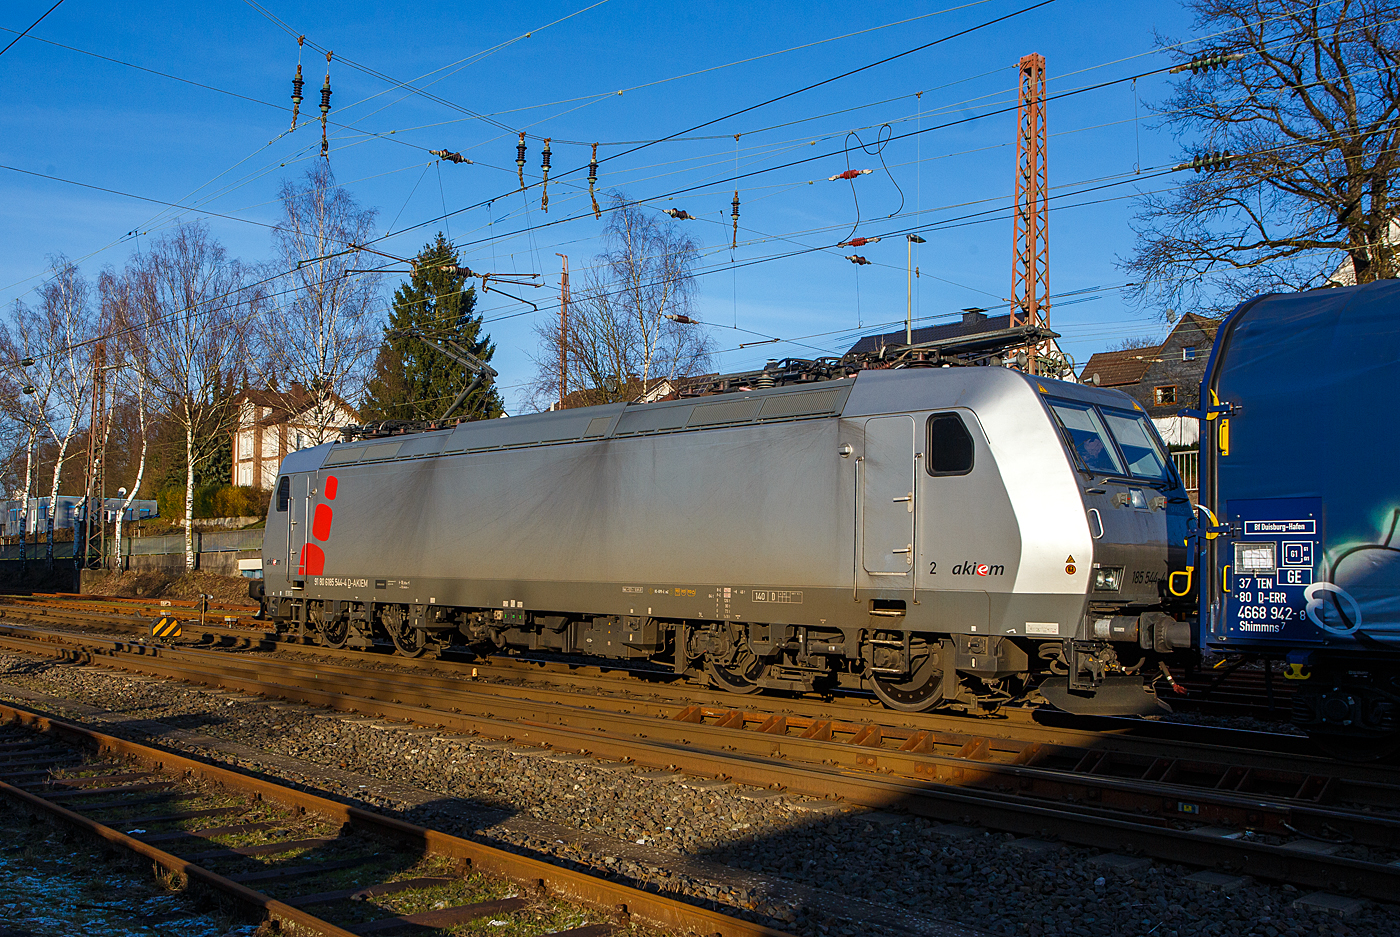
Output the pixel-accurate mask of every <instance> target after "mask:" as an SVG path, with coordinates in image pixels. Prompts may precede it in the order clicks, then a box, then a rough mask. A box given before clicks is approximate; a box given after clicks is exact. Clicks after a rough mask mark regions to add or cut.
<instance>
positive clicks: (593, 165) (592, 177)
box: [588, 143, 603, 218]
mask: <svg viewBox="0 0 1400 937" xmlns="http://www.w3.org/2000/svg"><path fill="white" fill-rule="evenodd" d="M597 184H598V144H596V143H595V144H593V158H592V159H590V160H589V161H588V198H589V199H590V200H591V201H592V202H593V217H594V218H601V217H603V210H602V209H601V208H599V207H598V196H596V195H594V194H593V187H594V186H595V185H597Z"/></svg>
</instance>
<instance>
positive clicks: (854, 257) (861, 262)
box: [846, 254, 870, 267]
mask: <svg viewBox="0 0 1400 937" xmlns="http://www.w3.org/2000/svg"><path fill="white" fill-rule="evenodd" d="M846 259H847V260H849V261H850V262H851V263H853V264H855V265H856V266H857V267H863V266H865V265H866V264H868V263H870V261H868V260H866V259H865V258H864V257H862V256H860V255H859V254H847V255H846Z"/></svg>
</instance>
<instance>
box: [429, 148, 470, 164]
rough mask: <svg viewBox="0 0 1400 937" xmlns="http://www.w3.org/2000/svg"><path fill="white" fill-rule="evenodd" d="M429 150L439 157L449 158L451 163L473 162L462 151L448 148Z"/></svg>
mask: <svg viewBox="0 0 1400 937" xmlns="http://www.w3.org/2000/svg"><path fill="white" fill-rule="evenodd" d="M428 152H429V153H431V154H432V155H434V156H436V157H437V158H438V159H445V160H447V161H448V162H449V163H468V164H470V163H471V160H469V159H467V158H466V157H465V156H463V155H462V154H461V153H454V152H452V151H451V150H448V149H441V150H429V151H428Z"/></svg>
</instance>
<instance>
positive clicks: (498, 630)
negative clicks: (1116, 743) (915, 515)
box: [263, 597, 1171, 715]
mask: <svg viewBox="0 0 1400 937" xmlns="http://www.w3.org/2000/svg"><path fill="white" fill-rule="evenodd" d="M263 603H264V614H265V615H266V617H268V618H270V619H272V620H273V621H274V622H275V623H276V627H277V630H278V631H279V632H280V633H296V634H297V635H298V636H300V637H301V638H302V639H303V640H311V641H315V642H316V643H319V644H321V645H323V646H327V647H333V648H341V647H350V648H357V649H369V648H373V647H375V646H387V645H390V644H392V645H393V647H394V649H395V651H396V652H397V653H398V654H400V655H402V656H406V657H420V656H423V655H425V654H430V655H435V654H437V653H438V652H440V651H442V650H445V649H447V648H449V647H454V648H457V649H460V650H462V651H470V652H473V653H477V654H482V655H484V654H489V653H495V652H498V651H517V652H529V651H541V652H553V653H559V654H568V655H586V656H589V657H601V658H608V659H614V660H634V661H651V662H654V663H659V664H665V665H668V666H669V667H670V668H671V669H672V671H673V672H675V673H678V674H688V675H692V676H699V675H701V674H703V675H705V676H706V677H707V678H708V680H709V681H710V683H711V684H712V685H714V686H716V687H719V688H720V689H724V690H726V691H729V692H733V693H739V694H746V693H755V692H758V691H760V690H776V691H782V692H790V693H812V692H815V693H822V694H829V693H833V692H836V691H838V690H846V691H851V690H857V691H858V690H869V691H873V692H874V694H875V696H876V697H877V698H879V700H880V701H881V702H882V703H884V704H885V705H886V706H888V707H889V708H891V709H895V710H900V711H905V712H922V711H926V710H931V709H945V710H953V711H961V712H967V713H971V714H981V715H987V714H991V713H994V712H996V711H997V709H999V708H1000V707H1001V706H1002V705H1004V704H1007V703H1010V702H1015V701H1020V700H1026V699H1032V700H1033V699H1035V698H1037V696H1038V695H1039V696H1041V697H1043V698H1044V699H1046V700H1049V701H1050V702H1052V703H1054V704H1055V705H1057V706H1058V707H1059V708H1062V709H1068V710H1070V711H1079V712H1109V711H1125V712H1133V711H1140V712H1148V711H1151V710H1152V708H1153V707H1154V706H1155V703H1152V702H1150V701H1152V700H1154V699H1155V698H1154V697H1152V695H1151V693H1150V692H1145V691H1144V680H1143V677H1142V674H1143V673H1144V672H1145V671H1144V670H1143V668H1144V666H1145V665H1146V664H1147V663H1148V659H1149V656H1151V654H1152V653H1153V652H1154V651H1162V652H1166V651H1169V650H1171V647H1170V641H1169V640H1166V639H1165V638H1164V637H1157V638H1156V639H1155V640H1153V638H1154V636H1157V635H1159V634H1160V635H1165V631H1164V630H1163V629H1153V628H1150V627H1149V628H1147V629H1138V628H1137V627H1136V626H1134V628H1133V629H1132V633H1131V635H1113V636H1114V637H1124V636H1127V637H1130V638H1131V639H1134V640H1133V644H1132V645H1123V644H1122V642H1118V643H1111V642H1110V641H1108V640H1105V639H1102V638H1098V639H1075V640H1049V641H1037V640H1033V639H1027V638H1020V637H999V636H994V635H966V634H960V635H947V634H930V633H920V632H913V631H906V630H902V629H900V628H898V624H900V623H899V622H897V621H883V620H879V619H876V620H874V621H872V624H871V626H870V627H867V628H835V627H824V628H816V627H811V626H806V625H782V624H757V623H753V624H751V623H745V622H733V621H727V622H714V621H709V622H706V621H668V620H661V619H655V618H650V617H641V616H579V615H565V614H549V613H542V612H528V611H525V610H523V609H514V608H511V609H462V608H452V607H446V606H438V605H413V604H399V603H378V602H376V603H365V602H350V601H335V600H316V599H305V600H303V599H288V598H277V597H265V598H264V599H263ZM1167 620H1168V621H1169V619H1167ZM1119 623H1120V625H1121V624H1122V623H1123V622H1122V621H1121V620H1120V621H1119ZM1120 630H1122V629H1121V628H1120ZM1140 635H1146V636H1147V639H1146V640H1143V641H1139V640H1136V639H1139V637H1140ZM1139 645H1140V646H1139ZM1153 645H1161V646H1160V647H1154V646H1153ZM1120 646H1124V647H1137V648H1138V650H1137V652H1132V653H1127V655H1126V656H1128V657H1130V658H1132V659H1131V660H1129V661H1128V662H1125V661H1124V660H1122V659H1120V655H1119V647H1120Z"/></svg>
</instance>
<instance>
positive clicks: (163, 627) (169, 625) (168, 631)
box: [151, 615, 180, 640]
mask: <svg viewBox="0 0 1400 937" xmlns="http://www.w3.org/2000/svg"><path fill="white" fill-rule="evenodd" d="M179 636H180V619H178V618H176V617H174V616H173V615H162V616H160V617H159V618H157V619H156V623H155V624H153V625H151V637H153V638H160V639H161V640H170V639H172V638H178V637H179Z"/></svg>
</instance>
